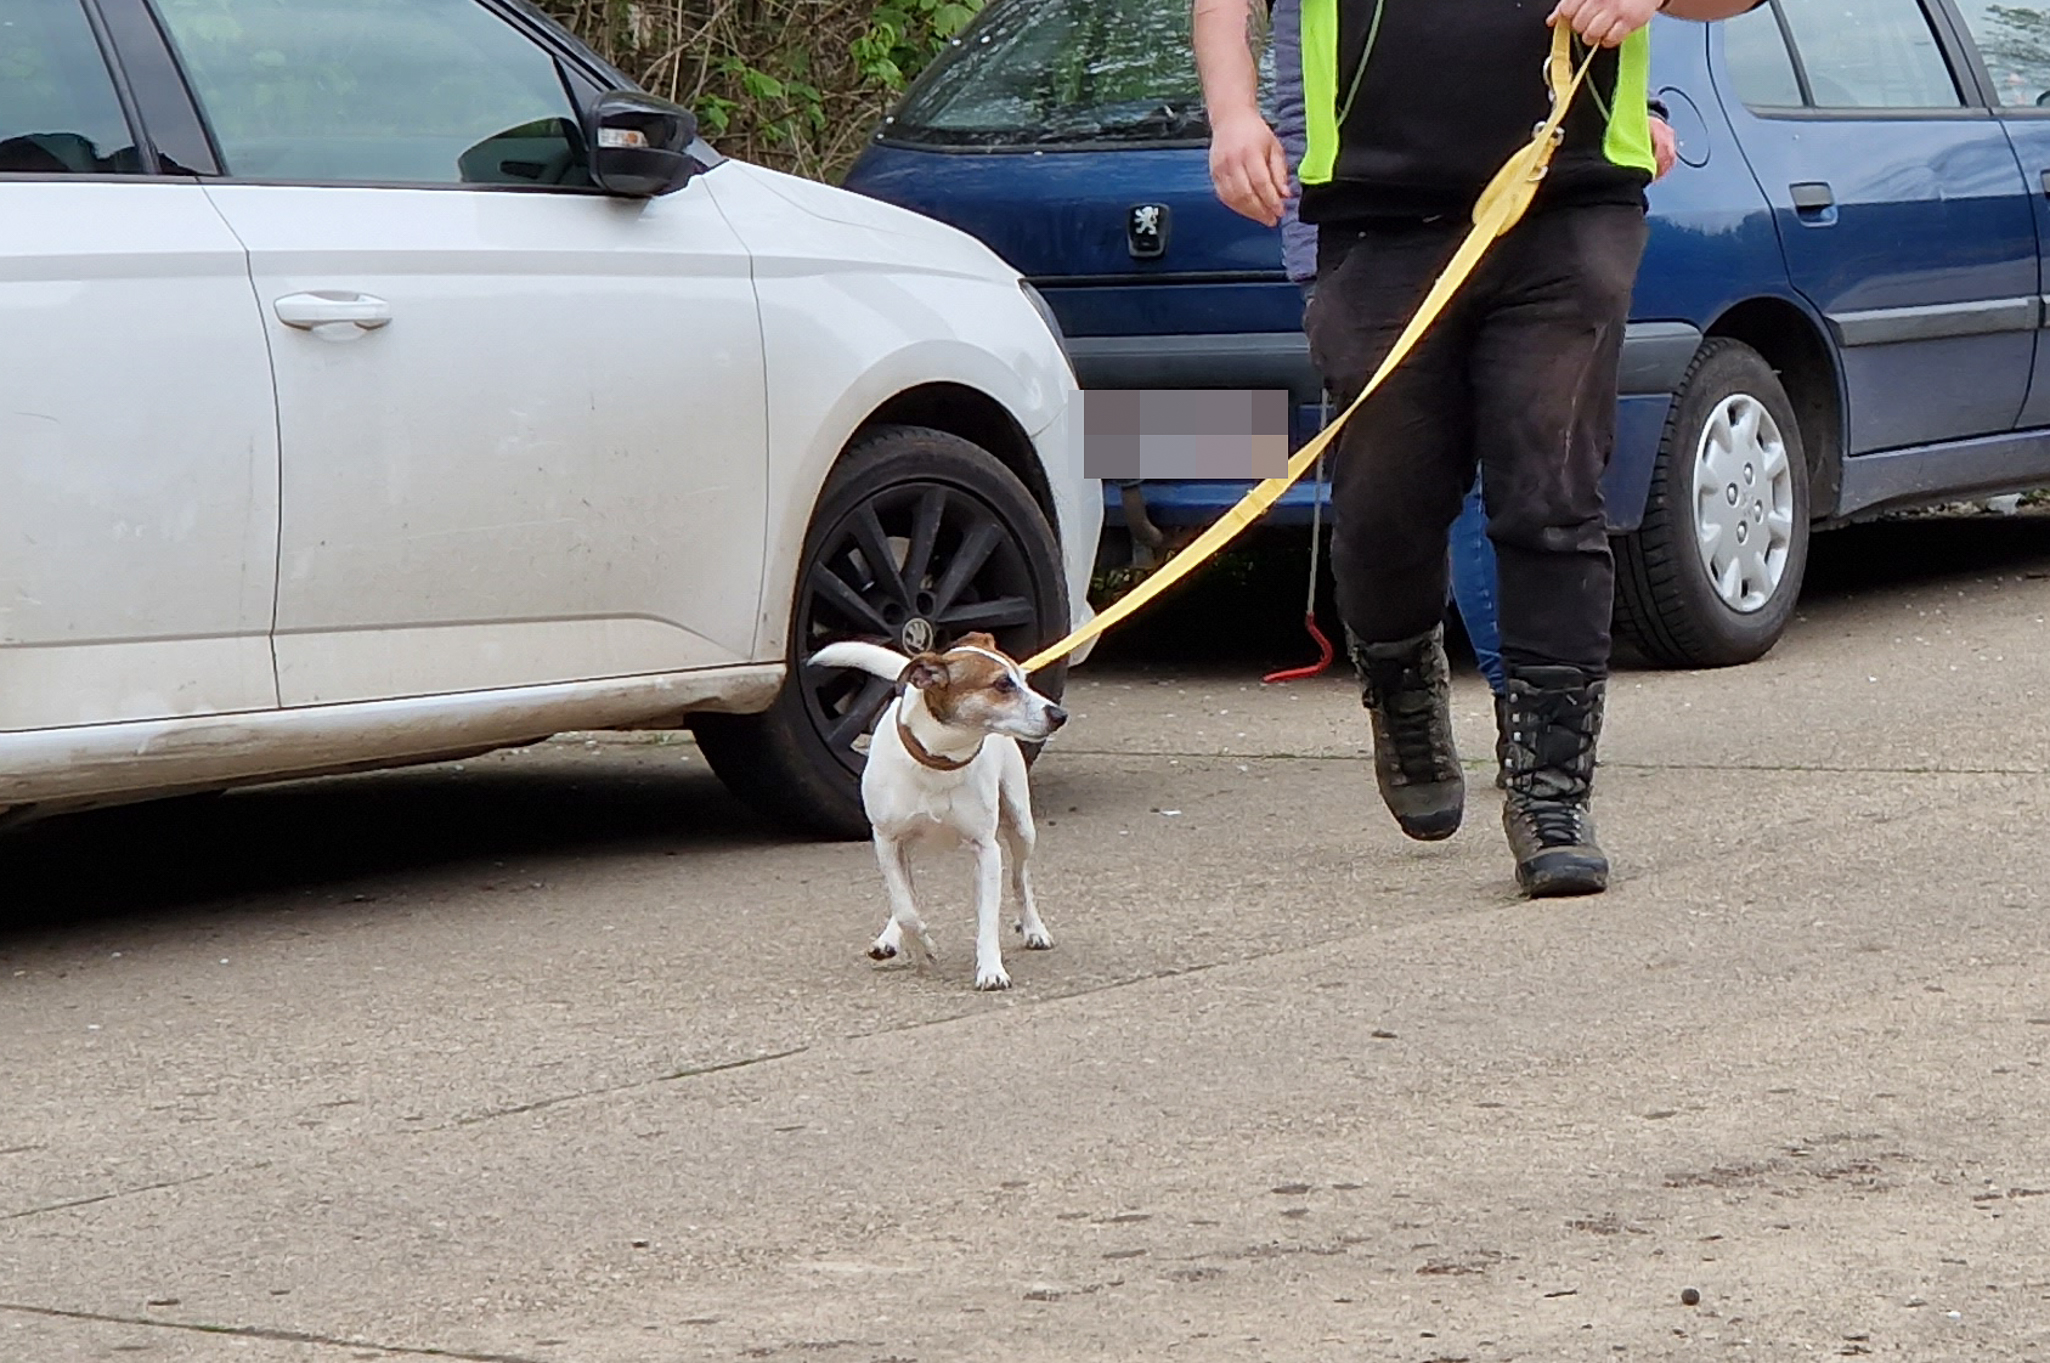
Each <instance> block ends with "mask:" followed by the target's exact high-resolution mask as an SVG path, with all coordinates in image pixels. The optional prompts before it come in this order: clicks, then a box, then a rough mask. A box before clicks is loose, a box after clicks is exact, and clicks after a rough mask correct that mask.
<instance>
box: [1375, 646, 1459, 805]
mask: <svg viewBox="0 0 2050 1363" xmlns="http://www.w3.org/2000/svg"><path fill="white" fill-rule="evenodd" d="M1350 642H1351V645H1352V647H1351V650H1350V651H1351V654H1352V665H1353V667H1354V669H1355V670H1357V671H1358V673H1359V678H1360V701H1361V703H1362V704H1363V705H1365V706H1366V707H1367V712H1368V714H1369V715H1371V716H1372V718H1373V725H1374V778H1375V781H1376V783H1377V784H1379V786H1380V787H1381V799H1382V801H1383V802H1384V803H1385V804H1387V806H1388V812H1389V813H1391V814H1393V815H1394V816H1395V822H1397V823H1398V824H1400V825H1402V831H1403V832H1404V833H1407V834H1408V835H1409V836H1410V837H1412V838H1416V839H1417V840H1419V841H1421V842H1436V841H1438V840H1439V839H1441V838H1449V837H1451V836H1452V835H1453V834H1454V833H1456V832H1457V831H1459V819H1460V815H1461V814H1462V813H1463V812H1464V811H1465V808H1466V777H1465V776H1464V775H1463V774H1462V773H1461V772H1460V770H1459V753H1458V751H1457V750H1456V749H1454V747H1453V746H1452V669H1451V667H1450V666H1449V665H1448V664H1447V663H1446V661H1445V631H1444V629H1443V627H1442V626H1441V627H1439V628H1436V629H1433V630H1432V631H1431V632H1430V633H1428V634H1419V635H1418V636H1416V637H1415V638H1414V639H1404V640H1401V641H1400V642H1398V643H1393V644H1363V643H1361V642H1359V641H1358V640H1357V639H1354V640H1352V641H1350Z"/></svg>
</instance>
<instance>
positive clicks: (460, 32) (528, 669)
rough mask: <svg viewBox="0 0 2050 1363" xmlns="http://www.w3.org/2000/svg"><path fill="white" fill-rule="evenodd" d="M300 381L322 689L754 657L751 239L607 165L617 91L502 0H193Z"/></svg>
mask: <svg viewBox="0 0 2050 1363" xmlns="http://www.w3.org/2000/svg"><path fill="white" fill-rule="evenodd" d="M159 10H160V12H161V13H162V15H163V18H164V20H165V23H166V27H167V29H168V31H169V32H170V34H171V35H172V38H173V41H174V42H175V44H176V45H177V47H178V49H179V51H180V54H181V56H182V58H183V61H184V65H185V69H186V71H187V73H188V77H189V79H190V82H191V84H192V86H193V87H194V90H195V92H196V93H197V96H198V99H199V102H200V104H201V105H202V107H203V108H204V109H205V111H206V113H207V115H208V119H209V122H210V125H211V127H212V130H213V134H214V139H215V141H216V143H217V145H218V146H219V148H220V153H221V159H222V162H223V167H222V168H223V170H224V172H225V176H226V178H225V180H224V181H222V182H218V183H213V184H211V185H210V186H209V188H208V191H207V192H208V193H209V195H210V196H211V198H212V200H213V202H214V204H215V205H216V206H217V207H218V209H219V210H220V213H221V215H222V216H223V217H224V218H225V219H226V220H227V222H228V223H229V225H230V226H231V227H232V228H233V229H234V231H235V233H236V235H237V236H238V237H239V238H240V239H241V241H242V242H243V244H244V245H245V246H246V247H247V248H248V250H249V254H250V269H251V274H252V277H253V278H254V281H255V285H256V296H257V298H258V300H259V302H260V304H261V306H262V308H263V309H264V311H265V313H266V318H265V321H266V325H267V328H268V335H269V340H270V346H271V356H272V362H273V366H274V369H275V372H276V376H277V392H278V409H279V430H280V433H281V451H280V459H281V468H282V478H281V525H280V536H279V539H280V542H279V554H278V562H279V582H278V593H277V626H276V635H275V646H276V652H277V666H278V685H279V689H280V692H281V695H282V698H283V702H284V703H285V704H286V705H288V706H292V705H309V704H319V703H328V702H342V701H357V700H371V699H378V698H383V697H395V696H412V695H423V694H436V693H445V692H454V691H473V690H484V689H492V688H499V687H509V686H523V685H534V684H543V683H554V682H564V681H572V680H578V679H587V678H599V677H612V676H624V675H632V674H645V673H655V672H667V671H675V670H682V669H689V668H697V667H705V666H711V665H717V664H724V663H732V662H736V661H742V660H746V659H747V658H748V657H749V656H750V654H751V652H752V649H753V643H754V637H755V630H756V625H757V618H758V615H759V606H760V592H761V587H760V584H761V575H762V556H763V542H764V512H765V505H764V503H765V496H766V493H765V486H766V452H767V450H766V412H765V392H764V379H763V367H762V350H761V330H760V323H759V319H758V314H757V310H756V305H755V298H754V289H753V284H752V280H751V273H750V264H749V258H748V255H747V253H746V251H745V250H744V248H743V247H742V245H741V243H740V241H739V240H738V238H737V237H736V236H735V234H734V232H733V230H732V229H731V228H730V227H729V226H728V225H727V223H726V220H725V219H724V218H723V217H722V216H721V215H720V213H719V212H718V210H717V208H716V207H715V205H714V204H713V203H712V201H711V199H710V198H709V197H708V194H707V192H706V190H705V188H704V186H702V185H692V186H687V187H686V188H684V189H682V190H680V191H678V192H676V193H673V194H670V195H667V196H664V197H662V198H658V199H655V200H652V201H646V202H638V201H637V202H628V201H622V200H615V199H611V198H608V197H606V196H604V195H602V194H601V193H599V192H598V191H596V190H594V189H592V188H591V187H590V180H589V176H588V173H587V171H586V169H585V165H584V157H583V152H582V145H583V138H582V134H581V132H580V130H579V120H580V113H579V102H580V101H582V100H586V99H588V98H589V97H591V96H592V95H594V94H595V93H596V87H595V86H594V85H591V84H589V83H588V82H587V80H586V79H585V78H584V77H582V76H580V75H579V74H578V72H577V71H576V70H574V69H572V68H570V67H567V66H565V65H564V61H563V59H562V58H561V57H560V56H559V54H557V53H555V52H554V51H553V50H551V48H550V47H549V46H548V45H547V43H546V41H545V39H544V36H543V34H542V33H541V32H540V30H538V29H536V28H533V27H530V26H529V24H530V22H531V21H530V20H528V19H527V18H526V17H524V15H523V14H522V13H520V12H517V11H514V10H512V9H510V8H502V7H500V6H498V5H495V4H489V3H482V2H481V0H407V2H406V3H404V4H388V3H377V2H376V0H353V2H351V3H330V4H322V5H311V6H304V5H279V4H276V3H275V0H159Z"/></svg>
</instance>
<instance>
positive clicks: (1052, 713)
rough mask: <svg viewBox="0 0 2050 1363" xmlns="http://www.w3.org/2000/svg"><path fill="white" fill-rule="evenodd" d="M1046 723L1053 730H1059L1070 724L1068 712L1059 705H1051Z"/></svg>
mask: <svg viewBox="0 0 2050 1363" xmlns="http://www.w3.org/2000/svg"><path fill="white" fill-rule="evenodd" d="M1046 722H1047V724H1048V725H1049V726H1051V727H1052V728H1055V729H1058V728H1060V727H1061V725H1063V724H1066V723H1067V722H1068V712H1067V711H1066V710H1063V709H1062V708H1061V707H1060V706H1058V705H1049V706H1047V707H1046Z"/></svg>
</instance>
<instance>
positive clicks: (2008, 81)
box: [1957, 0, 2050, 109]
mask: <svg viewBox="0 0 2050 1363" xmlns="http://www.w3.org/2000/svg"><path fill="white" fill-rule="evenodd" d="M1957 7H1958V12H1959V13H1960V14H1962V15H1964V18H1965V26H1966V27H1967V28H1969V29H1971V31H1972V37H1973V38H1974V39H1975V40H1977V42H1978V44H1979V55H1980V56H1982V57H1984V58H1985V59H1986V70H1987V72H1988V73H1989V74H1990V75H1991V76H1992V77H1993V89H1994V91H1995V92H1996V93H1997V94H1998V95H1999V97H2000V102H2001V104H2003V105H2004V106H2006V107H2008V108H2023V109H2028V108H2050V6H2042V5H2002V4H1994V3H1988V0H1958V6H1957Z"/></svg>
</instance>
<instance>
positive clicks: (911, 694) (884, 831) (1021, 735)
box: [811, 634, 1068, 989]
mask: <svg viewBox="0 0 2050 1363" xmlns="http://www.w3.org/2000/svg"><path fill="white" fill-rule="evenodd" d="M811 662H812V665H813V666H817V667H847V668H856V669H859V670H860V671H863V672H867V673H870V674H872V675H874V676H878V677H881V678H883V679H884V680H886V681H894V682H896V683H897V695H896V697H895V698H894V699H892V700H891V701H890V703H889V705H888V706H886V707H885V708H884V710H883V713H882V717H881V718H880V719H879V720H877V722H876V731H875V736H874V737H873V738H872V739H871V740H870V741H869V749H868V765H867V767H866V768H865V769H864V770H863V771H862V774H861V803H862V808H863V809H864V810H865V811H866V812H867V814H868V821H869V826H870V828H871V829H872V830H873V831H874V835H875V849H876V860H877V861H878V862H879V863H880V864H881V866H882V870H883V884H884V886H885V887H886V888H887V889H888V891H889V896H890V921H889V923H888V924H887V925H886V926H885V927H884V928H883V931H882V935H881V936H879V937H877V938H876V940H875V943H874V945H872V946H871V947H869V949H868V954H869V955H870V956H871V957H872V958H874V959H875V960H878V961H887V960H889V959H891V958H892V957H894V956H896V955H897V954H898V953H899V952H900V951H902V950H903V949H904V945H905V939H906V937H907V936H908V937H910V938H911V939H912V940H913V941H915V942H916V943H917V945H918V949H919V950H920V951H922V952H923V953H924V954H925V958H926V959H927V960H929V961H930V960H936V959H938V956H937V953H936V952H935V951H934V950H933V943H932V934H931V933H930V932H928V931H927V930H926V926H925V920H924V919H923V918H922V917H921V916H920V915H919V912H918V905H917V902H916V900H915V898H914V897H913V894H912V882H911V862H910V854H911V851H912V849H913V848H914V847H918V846H937V847H958V846H962V845H964V844H965V845H966V846H967V847H968V849H969V850H970V851H971V852H973V853H974V855H975V987H976V988H977V989H1009V988H1010V987H1011V976H1010V974H1009V973H1008V972H1007V971H1006V970H1005V969H1004V957H1003V944H1002V942H1001V940H1000V934H999V932H998V922H997V920H998V916H999V912H1000V910H1001V909H1002V907H1003V881H1004V865H1003V854H1004V853H1005V852H1008V853H1009V854H1010V859H1011V895H1012V898H1014V899H1016V900H1017V902H1018V930H1019V932H1020V933H1022V934H1023V936H1024V940H1025V947H1026V949H1027V950H1028V951H1045V950H1047V949H1048V948H1050V947H1052V946H1053V937H1052V935H1051V934H1050V933H1048V932H1047V930H1046V924H1045V923H1044V922H1043V921H1041V919H1040V917H1039V910H1038V908H1037V907H1036V906H1035V905H1034V904H1033V902H1032V877H1031V872H1030V870H1029V868H1028V865H1027V863H1028V862H1029V861H1030V859H1031V856H1032V848H1033V844H1034V843H1035V841H1036V840H1037V834H1036V832H1035V831H1034V829H1033V825H1032V794H1031V790H1030V789H1029V787H1028V785H1027V783H1026V769H1025V754H1024V752H1023V751H1022V750H1020V748H1019V747H1018V744H1019V741H1020V740H1023V741H1025V742H1031V743H1038V742H1043V741H1045V740H1046V739H1048V738H1051V737H1052V736H1053V734H1054V731H1055V730H1057V729H1059V728H1060V727H1061V726H1062V725H1063V724H1066V723H1067V722H1068V712H1067V711H1065V710H1063V709H1062V708H1061V707H1060V706H1058V705H1056V704H1054V703H1053V702H1052V701H1050V700H1048V699H1047V698H1046V697H1045V696H1042V695H1040V694H1039V693H1038V692H1037V691H1035V690H1033V689H1032V686H1031V683H1030V682H1028V681H1027V680H1026V677H1025V671H1024V669H1023V668H1021V667H1019V666H1018V664H1017V663H1015V662H1013V661H1012V660H1011V659H1009V658H1007V657H1005V656H1004V655H1003V654H1002V653H1000V652H998V651H997V647H996V640H995V639H992V638H991V637H990V636H989V635H987V634H970V635H967V636H966V637H964V638H963V639H961V641H960V642H958V643H956V644H955V645H954V646H953V647H952V648H949V649H946V650H944V651H941V652H937V653H931V652H928V653H921V654H919V655H917V656H916V657H906V656H905V655H904V654H902V653H899V652H897V651H896V650H894V649H889V648H884V647H883V646H881V645H879V644H867V643H838V644H828V645H826V646H825V647H824V648H822V649H820V650H819V651H818V652H817V653H815V654H813V655H812V658H811Z"/></svg>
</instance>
